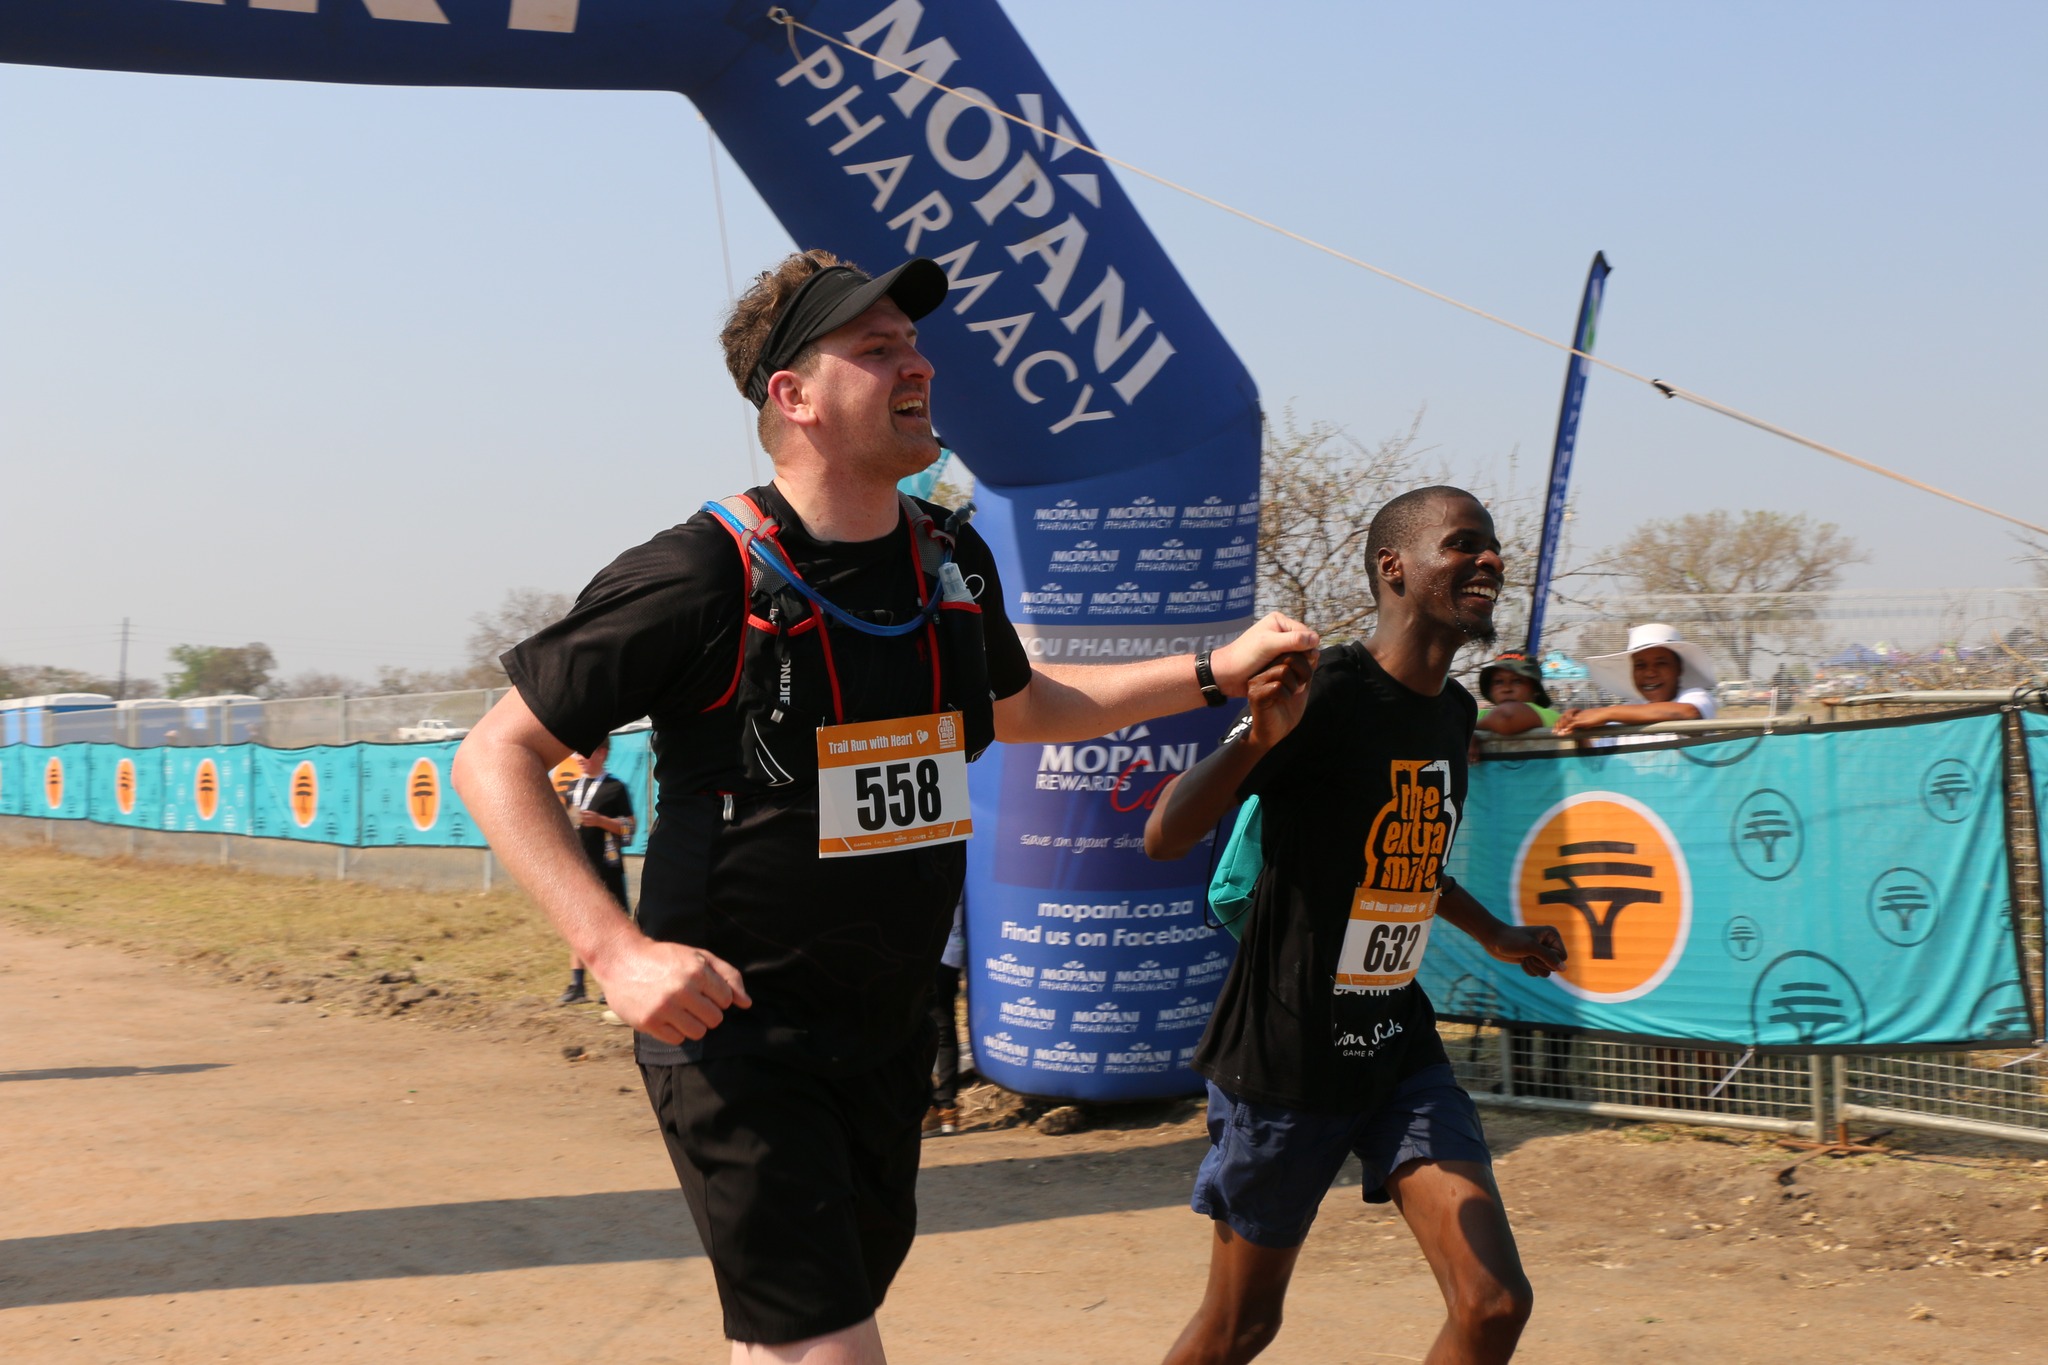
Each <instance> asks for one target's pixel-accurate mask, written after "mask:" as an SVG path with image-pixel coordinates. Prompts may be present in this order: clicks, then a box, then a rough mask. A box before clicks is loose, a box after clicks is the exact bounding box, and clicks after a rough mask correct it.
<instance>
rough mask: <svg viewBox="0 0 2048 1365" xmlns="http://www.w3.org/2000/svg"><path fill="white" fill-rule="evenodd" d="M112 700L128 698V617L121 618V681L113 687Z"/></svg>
mask: <svg viewBox="0 0 2048 1365" xmlns="http://www.w3.org/2000/svg"><path fill="white" fill-rule="evenodd" d="M114 700H115V701H126V700H128V618H127V617H125V616H124V617H122V618H121V681H120V682H119V683H117V684H116V685H115V687H114Z"/></svg>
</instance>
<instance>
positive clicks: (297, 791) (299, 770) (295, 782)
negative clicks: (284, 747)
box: [289, 759, 320, 829]
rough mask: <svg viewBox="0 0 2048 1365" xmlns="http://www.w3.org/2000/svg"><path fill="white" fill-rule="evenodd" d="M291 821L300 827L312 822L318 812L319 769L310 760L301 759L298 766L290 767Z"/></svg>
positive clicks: (302, 827)
mask: <svg viewBox="0 0 2048 1365" xmlns="http://www.w3.org/2000/svg"><path fill="white" fill-rule="evenodd" d="M289 799H290V801H291V808H292V823H294V824H296V825H297V826H298V827H299V828H300V829H304V828H306V827H307V826H308V825H310V824H312V823H313V821H314V819H315V818H317V817H318V816H319V814H320V770H319V769H318V768H315V767H314V766H313V763H312V760H310V759H301V760H300V761H299V766H298V767H296V768H293V769H292V781H291V795H290V798H289Z"/></svg>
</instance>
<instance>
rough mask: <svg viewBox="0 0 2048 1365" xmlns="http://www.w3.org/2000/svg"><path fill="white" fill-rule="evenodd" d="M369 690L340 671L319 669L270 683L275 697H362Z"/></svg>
mask: <svg viewBox="0 0 2048 1365" xmlns="http://www.w3.org/2000/svg"><path fill="white" fill-rule="evenodd" d="M367 690H368V689H367V688H365V687H364V686H363V684H362V682H361V681H360V680H358V679H355V678H349V677H344V676H343V675H342V674H339V673H322V672H319V671H318V670H308V671H306V672H304V673H294V674H293V675H292V676H291V677H289V678H286V679H284V680H283V681H282V682H275V683H272V684H271V685H270V695H271V696H272V697H275V698H286V697H360V696H362V695H363V694H364V693H365V692H366V691H367Z"/></svg>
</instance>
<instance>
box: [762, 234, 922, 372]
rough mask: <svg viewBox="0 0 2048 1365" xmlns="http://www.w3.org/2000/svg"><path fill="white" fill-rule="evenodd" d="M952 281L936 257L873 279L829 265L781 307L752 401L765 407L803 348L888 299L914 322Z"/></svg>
mask: <svg viewBox="0 0 2048 1365" xmlns="http://www.w3.org/2000/svg"><path fill="white" fill-rule="evenodd" d="M948 288H950V285H949V284H948V283H947V280H946V271H945V268H944V267H943V266H941V265H940V264H939V263H938V262H937V261H929V260H926V259H925V258H924V257H922V256H919V257H915V258H913V259H911V260H908V261H905V262H904V263H903V264H902V265H899V266H897V267H896V268H895V269H894V270H891V271H889V272H888V273H886V274H882V275H877V276H875V277H874V278H873V279H869V278H868V277H867V276H866V275H863V274H862V273H861V272H860V271H858V270H855V269H854V268H853V267H851V266H845V265H831V266H826V267H825V268H824V269H823V270H820V271H819V272H818V273H817V274H815V275H813V276H811V277H810V278H809V279H808V280H805V281H804V282H803V284H802V285H801V286H800V287H799V288H798V289H797V291H796V293H794V294H792V295H790V299H789V302H788V303H786V304H784V305H783V306H782V313H781V315H780V316H778V317H777V318H776V319H775V326H774V327H772V328H770V329H769V332H768V341H767V343H766V344H765V345H763V346H762V347H761V358H760V360H758V361H756V362H755V364H754V372H753V373H752V374H750V375H748V376H747V389H746V393H747V401H748V402H750V403H752V404H753V405H754V406H755V407H757V408H758V407H760V406H761V405H762V404H764V403H766V402H767V401H768V381H769V380H770V379H771V378H773V377H774V375H775V372H776V371H778V370H786V369H788V368H789V365H790V362H791V361H793V360H795V359H796V358H797V357H798V356H799V355H802V354H803V351H804V348H805V347H806V346H809V345H811V344H812V343H813V342H815V341H817V340H818V339H819V338H820V337H824V336H829V335H831V334H832V333H833V332H836V331H838V330H839V329H840V328H841V327H844V326H845V325H846V324H847V323H849V322H852V321H853V320H854V319H855V318H857V317H859V316H860V315H861V314H862V313H865V312H867V311H868V309H870V308H872V307H874V306H875V305H876V304H877V303H879V302H881V301H882V300H883V299H885V298H886V299H889V300H891V301H892V302H894V303H895V305H896V306H897V307H898V308H901V309H902V310H903V313H904V316H906V317H908V318H909V319H910V320H911V321H912V322H915V321H916V320H917V319H919V318H921V317H923V316H924V315H925V314H927V313H929V312H931V311H932V310H933V309H935V308H937V307H938V306H939V305H940V304H942V303H944V302H945V301H946V291H947V289H948Z"/></svg>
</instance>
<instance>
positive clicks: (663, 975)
mask: <svg viewBox="0 0 2048 1365" xmlns="http://www.w3.org/2000/svg"><path fill="white" fill-rule="evenodd" d="M591 965H592V966H593V968H595V969H596V970H597V975H598V979H599V980H601V981H603V982H604V990H605V1001H606V1003H607V1004H609V1005H610V1006H611V1008H612V1010H613V1012H614V1013H616V1014H617V1015H618V1016H619V1017H620V1018H621V1019H623V1020H625V1021H626V1022H627V1023H628V1024H631V1025H632V1026H633V1027H634V1028H636V1029H638V1030H640V1032H642V1033H645V1034H647V1035H648V1036H650V1037H653V1038H659V1039H660V1040H661V1041H662V1042H664V1043H678V1042H682V1041H683V1040H685V1039H691V1040H694V1039H698V1038H702V1037H703V1036H704V1035H705V1034H707V1033H709V1032H710V1031H711V1030H712V1029H715V1028H717V1027H718V1026H719V1024H721V1023H723V1022H724V1021H725V1012H726V1011H727V1010H729V1009H733V1008H735V1007H737V1008H739V1009H749V1008H751V1007H752V1006H753V1003H754V1000H753V997H752V996H750V995H748V994H747V988H746V983H745V982H743V981H742V980H741V979H740V973H739V969H738V968H737V967H734V966H733V965H732V964H731V963H730V962H727V961H725V960H724V959H723V958H720V957H718V956H716V955H714V954H712V953H707V952H705V951H704V950H703V949H702V948H692V947H690V946H689V945H688V944H684V943H662V942H659V941H657V940H654V939H649V938H640V939H639V941H638V942H637V943H636V944H633V945H632V946H631V947H630V948H628V949H626V950H625V951H623V952H622V953H621V954H620V955H619V956H618V957H617V958H616V959H614V960H612V961H608V962H606V963H605V964H603V966H602V967H599V966H598V964H596V963H593V964H591Z"/></svg>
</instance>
